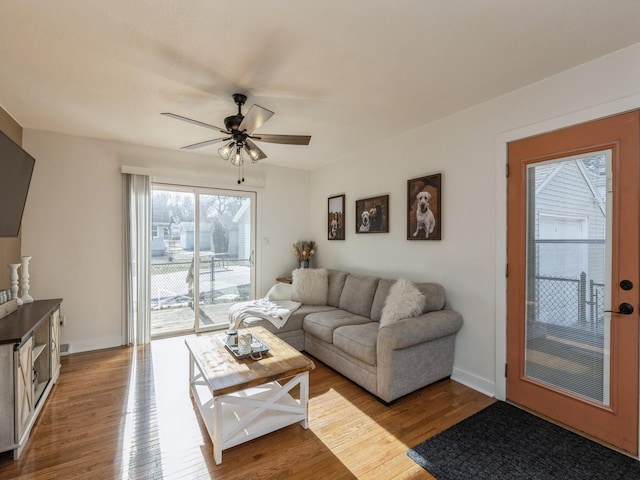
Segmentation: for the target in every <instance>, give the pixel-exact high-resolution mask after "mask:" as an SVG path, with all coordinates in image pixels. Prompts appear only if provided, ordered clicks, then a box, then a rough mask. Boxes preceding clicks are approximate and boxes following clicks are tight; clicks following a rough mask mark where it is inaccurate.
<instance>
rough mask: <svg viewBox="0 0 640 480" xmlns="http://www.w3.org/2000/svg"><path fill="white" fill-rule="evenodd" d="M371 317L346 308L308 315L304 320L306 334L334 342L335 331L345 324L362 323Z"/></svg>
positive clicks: (367, 321)
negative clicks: (351, 311) (355, 313)
mask: <svg viewBox="0 0 640 480" xmlns="http://www.w3.org/2000/svg"><path fill="white" fill-rule="evenodd" d="M369 322H371V320H370V319H368V318H366V317H362V316H360V315H354V314H353V313H349V312H347V311H345V310H331V311H328V312H318V313H312V314H310V315H307V316H306V317H305V318H304V321H303V322H302V328H304V331H305V334H306V335H313V336H314V337H317V338H319V339H320V340H323V341H325V342H328V343H332V342H333V331H334V330H335V329H336V328H338V327H342V326H344V325H361V324H363V323H369Z"/></svg>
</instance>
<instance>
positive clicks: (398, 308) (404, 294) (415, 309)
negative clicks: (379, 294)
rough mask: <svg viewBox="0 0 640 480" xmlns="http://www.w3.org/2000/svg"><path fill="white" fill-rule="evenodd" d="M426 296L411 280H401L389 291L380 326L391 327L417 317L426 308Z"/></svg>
mask: <svg viewBox="0 0 640 480" xmlns="http://www.w3.org/2000/svg"><path fill="white" fill-rule="evenodd" d="M424 301H425V299H424V294H423V293H422V292H421V291H420V290H418V288H417V287H416V286H415V285H414V284H413V283H412V282H410V281H409V280H407V279H405V278H400V279H398V281H396V283H394V284H393V286H392V287H391V289H390V290H389V295H388V296H387V301H386V302H385V303H384V308H383V309H382V317H381V318H380V326H381V327H383V326H385V325H389V324H390V323H394V322H397V321H398V320H401V319H403V318H410V317H417V316H418V315H420V314H421V313H422V309H423V307H424Z"/></svg>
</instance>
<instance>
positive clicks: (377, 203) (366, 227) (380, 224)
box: [355, 195, 389, 233]
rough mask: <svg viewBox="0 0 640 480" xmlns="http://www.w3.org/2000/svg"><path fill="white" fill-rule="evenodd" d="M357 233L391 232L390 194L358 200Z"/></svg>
mask: <svg viewBox="0 0 640 480" xmlns="http://www.w3.org/2000/svg"><path fill="white" fill-rule="evenodd" d="M355 224H356V233H388V232H389V195H379V196H377V197H370V198H363V199H361V200H356V222H355Z"/></svg>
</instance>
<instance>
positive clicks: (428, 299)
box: [416, 283, 446, 313]
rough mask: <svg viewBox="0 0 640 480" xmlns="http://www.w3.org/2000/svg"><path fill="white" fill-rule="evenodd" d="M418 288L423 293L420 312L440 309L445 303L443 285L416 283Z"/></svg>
mask: <svg viewBox="0 0 640 480" xmlns="http://www.w3.org/2000/svg"><path fill="white" fill-rule="evenodd" d="M416 287H418V290H420V291H421V292H422V294H423V295H424V307H423V308H422V313H429V312H435V311H436V310H442V309H443V308H444V305H445V300H446V297H445V292H444V287H443V286H442V285H440V284H439V283H416Z"/></svg>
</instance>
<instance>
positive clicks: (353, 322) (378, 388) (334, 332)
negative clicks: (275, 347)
mask: <svg viewBox="0 0 640 480" xmlns="http://www.w3.org/2000/svg"><path fill="white" fill-rule="evenodd" d="M325 272H326V273H325V274H326V283H327V287H326V296H322V297H323V298H324V299H325V300H324V301H317V300H316V301H315V303H320V304H317V305H310V304H304V303H303V305H301V306H300V308H298V309H297V310H296V311H295V312H293V313H292V314H291V316H290V318H289V319H288V320H287V322H286V324H285V325H284V326H282V327H281V328H279V329H277V328H276V327H275V326H274V325H273V324H271V323H270V322H269V321H267V320H264V319H259V318H249V319H245V320H244V322H243V324H242V326H255V325H262V326H264V327H265V328H266V329H268V330H269V331H271V332H273V333H275V334H276V335H278V336H279V337H280V338H282V339H283V340H285V341H287V342H288V343H289V344H290V345H292V346H293V347H295V348H296V349H298V350H300V351H302V350H304V351H306V352H307V353H309V354H310V355H312V356H313V357H315V358H317V359H318V360H320V361H322V362H324V363H325V364H327V365H329V366H330V367H331V368H333V369H334V370H337V371H338V372H340V373H341V374H342V375H344V376H345V377H347V378H349V379H351V380H352V381H354V382H356V383H357V384H358V385H360V386H362V387H363V388H365V389H366V390H368V391H369V392H371V393H373V394H374V395H376V396H377V397H379V398H380V399H382V400H384V401H385V402H391V401H393V400H395V399H397V398H399V397H401V396H403V395H406V394H408V393H410V392H413V391H415V390H417V389H419V388H421V387H424V386H426V385H429V384H430V383H433V382H435V381H437V380H440V379H442V378H445V377H448V376H450V375H451V371H452V369H453V354H454V343H455V336H456V333H457V332H458V330H460V328H461V327H462V317H461V315H460V314H459V313H458V312H455V311H454V310H451V309H450V308H449V306H448V304H447V302H446V299H445V292H444V288H443V287H442V286H441V285H439V284H437V283H417V284H415V287H417V289H418V290H419V291H420V292H421V293H422V294H423V295H424V301H423V302H421V303H423V305H422V308H421V309H420V310H421V311H418V312H416V315H417V316H412V317H410V318H403V319H401V320H398V321H395V322H393V323H390V324H386V325H381V324H380V320H381V318H382V317H383V309H384V308H385V302H386V301H387V297H388V296H389V292H390V290H391V288H392V286H393V285H394V283H395V282H396V280H389V279H383V278H378V277H374V276H367V275H355V274H349V273H347V272H341V271H337V270H327V271H325ZM295 273H296V272H294V285H293V287H292V291H293V300H296V298H295V295H296V293H295V292H296V279H295V278H296V277H295ZM385 322H386V320H385ZM242 326H241V327H242Z"/></svg>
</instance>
